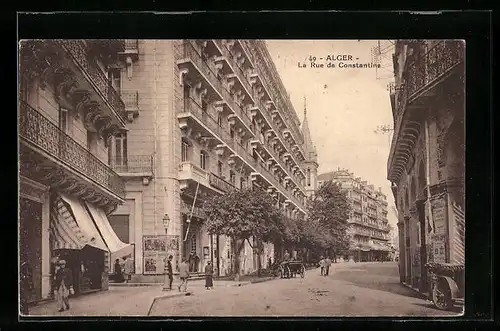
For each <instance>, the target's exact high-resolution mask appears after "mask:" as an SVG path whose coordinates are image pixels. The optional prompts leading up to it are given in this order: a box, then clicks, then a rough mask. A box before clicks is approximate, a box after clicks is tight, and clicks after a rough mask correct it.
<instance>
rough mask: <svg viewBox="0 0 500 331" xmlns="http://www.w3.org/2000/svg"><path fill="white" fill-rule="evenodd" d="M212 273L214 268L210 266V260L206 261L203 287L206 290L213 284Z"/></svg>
mask: <svg viewBox="0 0 500 331" xmlns="http://www.w3.org/2000/svg"><path fill="white" fill-rule="evenodd" d="M213 274H214V268H213V267H212V262H210V261H209V262H208V263H207V265H206V267H205V287H206V289H207V290H210V289H211V288H212V287H213V286H214V283H213V280H212V277H213Z"/></svg>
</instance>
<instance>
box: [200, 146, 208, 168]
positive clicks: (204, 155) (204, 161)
mask: <svg viewBox="0 0 500 331" xmlns="http://www.w3.org/2000/svg"><path fill="white" fill-rule="evenodd" d="M207 161H208V155H207V153H206V152H205V151H201V152H200V168H201V169H203V170H206V169H207Z"/></svg>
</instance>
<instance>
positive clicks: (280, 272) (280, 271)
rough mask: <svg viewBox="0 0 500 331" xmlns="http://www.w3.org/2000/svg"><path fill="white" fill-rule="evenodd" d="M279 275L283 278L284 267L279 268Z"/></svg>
mask: <svg viewBox="0 0 500 331" xmlns="http://www.w3.org/2000/svg"><path fill="white" fill-rule="evenodd" d="M278 277H279V278H283V269H282V268H279V270H278Z"/></svg>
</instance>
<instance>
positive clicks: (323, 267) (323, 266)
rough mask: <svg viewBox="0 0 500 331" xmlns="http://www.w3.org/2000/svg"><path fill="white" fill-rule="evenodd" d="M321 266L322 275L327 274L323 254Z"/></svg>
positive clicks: (320, 261)
mask: <svg viewBox="0 0 500 331" xmlns="http://www.w3.org/2000/svg"><path fill="white" fill-rule="evenodd" d="M319 266H320V268H321V276H324V275H325V259H324V258H323V256H321V257H320V260H319Z"/></svg>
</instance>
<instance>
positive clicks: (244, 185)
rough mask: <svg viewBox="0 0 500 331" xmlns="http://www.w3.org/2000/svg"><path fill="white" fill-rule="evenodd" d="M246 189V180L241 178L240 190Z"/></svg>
mask: <svg viewBox="0 0 500 331" xmlns="http://www.w3.org/2000/svg"><path fill="white" fill-rule="evenodd" d="M245 187H247V183H246V181H245V178H243V177H242V178H241V180H240V189H244V188H245Z"/></svg>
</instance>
